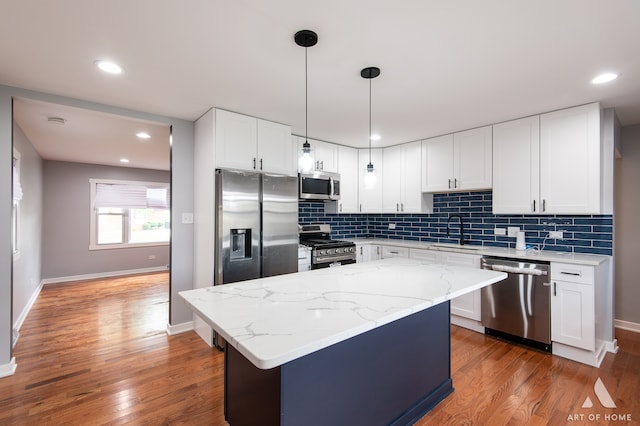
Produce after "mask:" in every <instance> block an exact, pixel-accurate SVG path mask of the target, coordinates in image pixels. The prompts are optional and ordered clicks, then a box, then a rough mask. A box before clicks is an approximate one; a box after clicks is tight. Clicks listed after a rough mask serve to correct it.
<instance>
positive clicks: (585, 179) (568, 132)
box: [540, 103, 600, 214]
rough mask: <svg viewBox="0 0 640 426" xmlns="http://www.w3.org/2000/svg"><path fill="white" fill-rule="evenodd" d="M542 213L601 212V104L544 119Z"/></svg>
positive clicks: (542, 119)
mask: <svg viewBox="0 0 640 426" xmlns="http://www.w3.org/2000/svg"><path fill="white" fill-rule="evenodd" d="M540 198H541V202H542V213H556V214H589V213H591V214H593V213H600V105H599V104H597V103H596V104H589V105H583V106H579V107H575V108H569V109H565V110H561V111H555V112H550V113H547V114H542V115H541V116H540Z"/></svg>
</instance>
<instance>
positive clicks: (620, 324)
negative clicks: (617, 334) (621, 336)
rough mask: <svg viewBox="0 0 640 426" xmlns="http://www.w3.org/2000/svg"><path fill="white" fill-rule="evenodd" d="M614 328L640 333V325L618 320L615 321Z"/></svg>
mask: <svg viewBox="0 0 640 426" xmlns="http://www.w3.org/2000/svg"><path fill="white" fill-rule="evenodd" d="M614 326H615V327H616V328H620V329H622V330H629V331H634V332H636V333H640V324H638V323H637V322H631V321H622V320H618V319H617V320H615V321H614Z"/></svg>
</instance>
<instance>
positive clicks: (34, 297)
mask: <svg viewBox="0 0 640 426" xmlns="http://www.w3.org/2000/svg"><path fill="white" fill-rule="evenodd" d="M42 287H43V283H42V282H40V284H39V285H38V288H36V291H34V292H33V294H32V295H31V297H30V298H29V301H28V302H27V305H26V306H25V307H24V309H23V310H22V312H20V316H19V317H18V319H17V320H16V322H15V323H14V324H13V328H15V329H16V330H18V331H20V328H22V324H24V321H25V320H26V319H27V315H29V312H31V308H33V305H34V303H36V300H38V296H39V295H40V291H42Z"/></svg>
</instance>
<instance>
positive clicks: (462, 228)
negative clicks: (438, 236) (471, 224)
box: [447, 214, 469, 246]
mask: <svg viewBox="0 0 640 426" xmlns="http://www.w3.org/2000/svg"><path fill="white" fill-rule="evenodd" d="M454 217H457V218H458V219H459V220H460V245H461V246H463V245H464V243H468V242H469V241H467V240H465V239H464V222H463V221H462V216H460V215H459V214H451V215H449V220H447V237H448V236H450V228H449V225H450V223H451V219H453V218H454Z"/></svg>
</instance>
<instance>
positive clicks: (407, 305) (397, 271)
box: [179, 258, 507, 369]
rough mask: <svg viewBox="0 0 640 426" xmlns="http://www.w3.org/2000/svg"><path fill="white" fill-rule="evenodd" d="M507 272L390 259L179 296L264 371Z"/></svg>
mask: <svg viewBox="0 0 640 426" xmlns="http://www.w3.org/2000/svg"><path fill="white" fill-rule="evenodd" d="M506 276H507V275H506V274H505V273H503V272H494V271H488V270H482V269H473V268H465V267H456V266H446V265H441V264H432V263H428V262H424V261H420V260H415V259H400V258H393V259H383V260H377V261H373V262H366V263H359V264H351V265H344V266H341V267H339V268H326V269H317V270H313V271H306V272H304V273H293V274H287V275H279V276H275V277H268V278H260V279H256V280H250V281H243V282H238V283H233V284H225V285H220V286H213V287H207V288H200V289H195V290H186V291H181V292H180V293H179V294H180V296H181V297H182V298H183V299H184V300H185V301H186V302H187V304H188V305H189V306H190V307H191V308H192V309H193V310H194V311H195V312H196V313H197V314H198V315H199V316H200V317H201V318H202V319H203V320H204V321H205V322H207V323H208V324H209V325H210V326H211V327H212V328H213V329H214V330H216V332H218V333H219V334H220V335H221V336H222V337H224V339H225V340H226V341H227V342H228V343H229V344H230V345H232V346H234V347H235V348H236V349H237V350H238V351H239V352H240V353H242V354H243V355H244V356H245V357H246V358H247V359H249V360H250V361H251V362H252V363H253V364H254V365H255V366H257V367H258V368H261V369H269V368H273V367H277V366H279V365H282V364H285V363H287V362H289V361H292V360H294V359H297V358H300V357H302V356H305V355H307V354H310V353H312V352H315V351H317V350H320V349H323V348H326V347H328V346H331V345H333V344H336V343H338V342H341V341H344V340H346V339H349V338H350V337H353V336H357V335H359V334H362V333H365V332H367V331H369V330H372V329H374V328H377V327H380V326H382V325H384V324H387V323H390V322H392V321H395V320H397V319H400V318H403V317H406V316H408V315H411V314H413V313H415V312H419V311H421V310H424V309H427V308H429V307H430V306H433V305H436V304H438V303H442V302H444V301H446V300H449V299H453V298H455V297H458V296H461V295H463V294H467V293H470V292H472V291H474V290H477V289H480V288H482V287H485V286H487V285H489V284H492V283H495V282H497V281H501V280H503V279H505V278H506Z"/></svg>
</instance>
